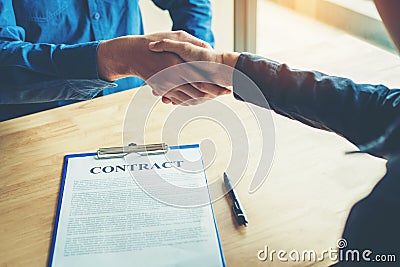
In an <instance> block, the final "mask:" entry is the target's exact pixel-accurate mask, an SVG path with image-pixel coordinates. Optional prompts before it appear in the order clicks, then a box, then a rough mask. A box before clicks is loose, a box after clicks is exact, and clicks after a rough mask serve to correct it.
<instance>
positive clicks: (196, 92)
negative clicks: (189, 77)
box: [174, 83, 207, 99]
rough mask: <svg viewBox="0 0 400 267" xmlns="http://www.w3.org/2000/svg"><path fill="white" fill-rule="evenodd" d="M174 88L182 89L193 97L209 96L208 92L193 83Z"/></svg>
mask: <svg viewBox="0 0 400 267" xmlns="http://www.w3.org/2000/svg"><path fill="white" fill-rule="evenodd" d="M174 90H177V91H181V92H183V93H184V94H186V95H188V96H189V97H190V98H191V99H199V98H204V97H207V94H206V93H204V92H202V91H200V90H198V89H196V88H195V87H194V86H192V85H191V84H189V83H187V84H183V85H181V86H179V87H178V88H175V89H174Z"/></svg>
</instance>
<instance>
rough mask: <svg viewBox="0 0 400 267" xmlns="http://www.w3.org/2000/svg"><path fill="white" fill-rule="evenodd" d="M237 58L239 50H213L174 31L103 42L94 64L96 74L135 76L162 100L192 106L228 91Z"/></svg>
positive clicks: (100, 75) (180, 32)
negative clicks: (224, 51) (221, 51)
mask: <svg viewBox="0 0 400 267" xmlns="http://www.w3.org/2000/svg"><path fill="white" fill-rule="evenodd" d="M238 57H239V54H238V53H233V52H227V53H218V52H216V51H215V50H214V49H212V48H211V47H210V45H209V44H208V43H206V42H204V41H202V40H200V39H198V38H196V37H194V36H192V35H190V34H188V33H186V32H184V31H174V32H166V33H155V34H148V35H144V36H123V37H119V38H115V39H111V40H107V41H103V42H102V43H100V45H99V47H98V51H97V66H98V73H99V77H100V78H101V79H104V80H107V81H115V80H117V79H121V78H125V77H129V76H139V77H141V78H142V79H144V80H145V81H146V82H147V83H148V84H149V85H150V86H151V87H152V89H153V94H154V95H155V96H162V101H163V102H164V103H166V104H169V103H172V104H173V105H195V104H199V103H202V102H204V101H205V100H207V99H212V98H215V97H217V96H220V95H224V94H229V93H230V92H231V90H230V89H229V87H230V86H232V78H233V77H232V76H233V69H234V67H235V64H236V61H237V59H238ZM185 62H187V64H182V63H185ZM156 74H157V75H156Z"/></svg>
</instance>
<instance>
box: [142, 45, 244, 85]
mask: <svg viewBox="0 0 400 267" xmlns="http://www.w3.org/2000/svg"><path fill="white" fill-rule="evenodd" d="M149 49H150V50H151V51H154V52H171V53H174V54H176V55H178V56H179V57H180V58H181V59H182V60H183V61H185V62H193V61H209V62H215V63H219V64H224V65H227V66H229V67H231V70H232V72H233V68H234V67H235V65H236V62H237V60H238V58H239V53H235V52H226V53H218V52H216V51H215V50H213V49H212V48H210V47H201V46H196V45H193V43H190V42H185V41H179V40H170V39H163V40H161V41H155V42H150V43H149ZM227 69H228V68H227ZM232 72H230V73H225V74H224V75H223V77H221V73H218V74H216V75H214V76H215V80H214V81H213V82H216V83H218V84H219V85H221V86H231V85H232ZM210 74H211V73H210Z"/></svg>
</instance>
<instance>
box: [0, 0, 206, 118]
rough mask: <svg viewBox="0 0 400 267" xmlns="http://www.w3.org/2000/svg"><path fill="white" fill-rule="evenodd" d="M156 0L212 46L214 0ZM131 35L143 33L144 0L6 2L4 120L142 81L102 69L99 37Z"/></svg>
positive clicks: (1, 19) (2, 3)
mask: <svg viewBox="0 0 400 267" xmlns="http://www.w3.org/2000/svg"><path fill="white" fill-rule="evenodd" d="M153 2H154V3H155V4H156V5H157V6H158V7H160V8H161V9H165V10H168V11H169V13H170V16H171V18H172V21H173V30H185V31H187V32H189V33H191V34H193V35H195V36H197V37H199V38H201V39H203V40H205V41H207V42H209V43H211V44H213V42H214V37H213V34H212V32H211V17H212V14H211V8H210V1H209V0H153ZM128 34H129V35H138V34H143V24H142V17H141V13H140V9H139V5H138V0H51V1H46V0H35V1H31V0H14V1H13V0H0V96H1V97H0V121H3V120H7V119H10V118H14V117H18V116H21V115H25V114H29V113H33V112H37V111H41V110H45V109H49V108H53V107H56V106H59V105H63V104H66V103H70V102H75V101H77V100H86V99H91V98H93V97H94V96H96V95H97V94H98V93H99V92H100V91H103V94H104V95H107V94H111V93H114V92H118V91H122V90H126V89H129V88H133V87H138V86H140V85H141V84H142V83H143V81H142V80H140V79H139V78H137V77H129V78H125V79H121V80H119V81H117V82H116V83H108V82H105V81H102V80H101V79H99V77H98V73H97V62H96V55H97V47H98V45H99V43H100V40H105V39H111V38H114V37H118V36H123V35H128ZM65 100H66V101H65Z"/></svg>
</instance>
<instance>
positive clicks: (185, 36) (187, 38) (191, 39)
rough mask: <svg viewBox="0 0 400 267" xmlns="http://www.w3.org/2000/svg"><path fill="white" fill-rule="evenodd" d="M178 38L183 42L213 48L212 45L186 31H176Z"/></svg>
mask: <svg viewBox="0 0 400 267" xmlns="http://www.w3.org/2000/svg"><path fill="white" fill-rule="evenodd" d="M174 33H175V35H176V40H177V41H181V42H188V43H191V44H194V45H196V46H199V47H203V48H211V45H210V44H209V43H207V42H205V41H203V40H201V39H199V38H197V37H195V36H193V35H191V34H189V33H187V32H185V31H182V30H180V31H175V32H174Z"/></svg>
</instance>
